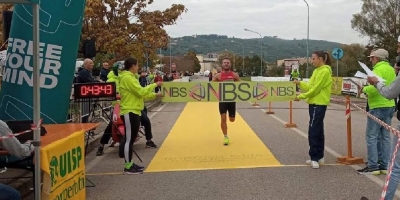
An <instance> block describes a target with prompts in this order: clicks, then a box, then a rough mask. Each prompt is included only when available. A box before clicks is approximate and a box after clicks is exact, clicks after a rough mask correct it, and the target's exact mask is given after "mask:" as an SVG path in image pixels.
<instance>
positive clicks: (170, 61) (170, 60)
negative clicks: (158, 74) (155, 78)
mask: <svg viewBox="0 0 400 200" xmlns="http://www.w3.org/2000/svg"><path fill="white" fill-rule="evenodd" d="M171 48H172V45H171V41H169V74H171V72H172V71H171V68H172V57H171V56H172V55H171Z"/></svg>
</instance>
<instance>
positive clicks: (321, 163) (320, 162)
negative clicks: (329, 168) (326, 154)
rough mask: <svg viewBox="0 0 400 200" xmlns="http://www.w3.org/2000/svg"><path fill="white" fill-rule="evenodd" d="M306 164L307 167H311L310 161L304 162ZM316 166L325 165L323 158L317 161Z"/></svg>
mask: <svg viewBox="0 0 400 200" xmlns="http://www.w3.org/2000/svg"><path fill="white" fill-rule="evenodd" d="M306 164H307V165H311V160H306ZM318 164H319V165H325V159H324V158H321V159H319V160H318Z"/></svg>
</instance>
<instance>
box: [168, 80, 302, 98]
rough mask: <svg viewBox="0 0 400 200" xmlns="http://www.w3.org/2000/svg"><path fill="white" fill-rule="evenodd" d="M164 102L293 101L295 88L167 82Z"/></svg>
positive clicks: (291, 85) (286, 83)
mask: <svg viewBox="0 0 400 200" xmlns="http://www.w3.org/2000/svg"><path fill="white" fill-rule="evenodd" d="M161 91H162V94H163V95H164V97H163V99H162V101H163V102H249V101H250V102H255V101H257V102H269V101H292V100H294V99H295V98H296V85H295V84H294V83H293V82H289V81H279V82H168V83H164V84H163V86H162V90H161Z"/></svg>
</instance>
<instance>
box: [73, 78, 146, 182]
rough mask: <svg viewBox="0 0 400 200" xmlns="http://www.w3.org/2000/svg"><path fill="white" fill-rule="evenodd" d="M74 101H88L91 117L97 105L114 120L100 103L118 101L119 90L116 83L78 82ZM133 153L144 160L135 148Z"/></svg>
mask: <svg viewBox="0 0 400 200" xmlns="http://www.w3.org/2000/svg"><path fill="white" fill-rule="evenodd" d="M73 94H74V101H75V102H82V103H84V102H85V103H88V104H89V105H90V109H89V118H90V115H91V114H92V115H94V111H95V110H96V107H97V106H98V107H100V109H101V112H102V113H103V114H105V115H106V117H107V119H108V120H109V121H111V122H112V117H111V116H110V115H109V114H108V113H107V111H106V110H105V109H104V107H103V106H102V105H101V104H100V103H99V102H100V101H116V100H117V90H116V85H115V83H112V82H110V83H76V84H74V93H73ZM112 125H113V126H114V127H115V128H116V130H117V131H118V133H119V134H120V135H122V133H121V132H120V131H119V129H118V127H117V125H116V124H115V123H112ZM89 139H90V134H87V136H86V144H85V156H86V155H87V148H88V146H89ZM133 153H134V154H135V155H136V157H137V158H138V159H139V160H140V162H143V161H142V159H141V158H140V157H139V155H138V154H137V153H136V151H135V150H133ZM86 181H88V182H89V183H91V185H90V186H86V187H96V185H95V184H94V183H93V182H92V181H90V180H89V179H88V178H86Z"/></svg>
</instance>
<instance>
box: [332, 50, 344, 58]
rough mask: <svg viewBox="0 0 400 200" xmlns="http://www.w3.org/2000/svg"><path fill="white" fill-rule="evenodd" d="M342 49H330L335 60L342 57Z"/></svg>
mask: <svg viewBox="0 0 400 200" xmlns="http://www.w3.org/2000/svg"><path fill="white" fill-rule="evenodd" d="M343 54H344V52H343V49H341V48H334V49H333V51H332V57H333V58H334V59H336V60H340V59H341V58H342V57H343Z"/></svg>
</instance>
